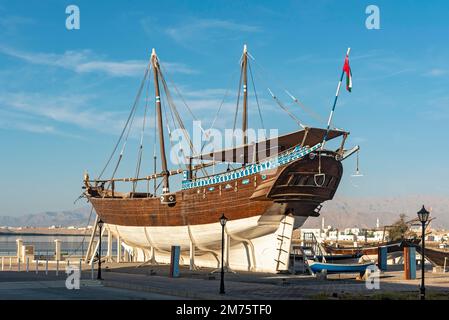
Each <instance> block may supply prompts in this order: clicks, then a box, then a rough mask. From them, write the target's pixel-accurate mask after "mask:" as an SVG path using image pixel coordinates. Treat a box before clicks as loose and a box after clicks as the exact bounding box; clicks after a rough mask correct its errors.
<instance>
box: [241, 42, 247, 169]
mask: <svg viewBox="0 0 449 320" xmlns="http://www.w3.org/2000/svg"><path fill="white" fill-rule="evenodd" d="M247 66H248V51H247V48H246V44H245V45H244V46H243V57H242V69H243V123H242V131H243V145H244V146H246V145H247V144H248V135H247V134H246V131H247V128H248V89H247V88H248V73H247ZM247 163H248V150H247V148H244V149H243V165H244V166H245V165H246V164H247Z"/></svg>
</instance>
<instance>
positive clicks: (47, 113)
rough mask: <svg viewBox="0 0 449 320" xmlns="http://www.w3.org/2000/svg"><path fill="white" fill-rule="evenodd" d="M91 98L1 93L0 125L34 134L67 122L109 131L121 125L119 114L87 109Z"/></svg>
mask: <svg viewBox="0 0 449 320" xmlns="http://www.w3.org/2000/svg"><path fill="white" fill-rule="evenodd" d="M91 100H92V97H91V96H82V95H76V96H75V95H61V96H51V95H44V94H36V93H29V92H19V93H2V94H1V95H0V109H1V110H2V115H3V117H2V120H3V127H4V128H5V127H9V128H16V129H21V130H25V131H29V132H36V133H57V130H56V128H55V126H56V125H58V124H69V125H74V126H76V127H79V128H83V129H94V130H96V131H103V132H110V133H115V132H117V131H119V129H120V128H121V127H122V125H123V119H122V118H123V114H121V113H118V112H105V111H102V110H98V109H94V108H89V107H88V104H89V103H90V102H91ZM99 123H101V126H99V125H98V124H99ZM6 124H8V125H6Z"/></svg>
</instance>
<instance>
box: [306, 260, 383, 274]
mask: <svg viewBox="0 0 449 320" xmlns="http://www.w3.org/2000/svg"><path fill="white" fill-rule="evenodd" d="M308 263H309V268H310V269H311V270H312V271H313V272H314V273H320V272H322V271H324V270H326V272H327V273H359V274H360V275H363V274H364V273H365V272H366V269H367V268H368V267H369V266H374V263H373V262H367V263H361V264H359V263H351V264H337V263H326V262H317V261H309V262H308Z"/></svg>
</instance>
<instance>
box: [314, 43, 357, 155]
mask: <svg viewBox="0 0 449 320" xmlns="http://www.w3.org/2000/svg"><path fill="white" fill-rule="evenodd" d="M350 51H351V48H348V51H347V52H346V56H345V61H346V58H347V57H349V52H350ZM344 75H345V70H344V68H343V70H342V71H341V76H340V81H339V82H338V86H337V92H336V93H335V99H334V105H333V106H332V110H331V113H330V114H329V119H328V120H327V129H326V134H325V135H324V138H323V142H322V143H321V150H323V149H324V145H325V144H326V140H327V137H328V135H329V131H330V127H331V123H332V117H333V116H334V111H335V106H336V105H337V100H338V95H339V94H340V87H341V82H342V81H343V76H344Z"/></svg>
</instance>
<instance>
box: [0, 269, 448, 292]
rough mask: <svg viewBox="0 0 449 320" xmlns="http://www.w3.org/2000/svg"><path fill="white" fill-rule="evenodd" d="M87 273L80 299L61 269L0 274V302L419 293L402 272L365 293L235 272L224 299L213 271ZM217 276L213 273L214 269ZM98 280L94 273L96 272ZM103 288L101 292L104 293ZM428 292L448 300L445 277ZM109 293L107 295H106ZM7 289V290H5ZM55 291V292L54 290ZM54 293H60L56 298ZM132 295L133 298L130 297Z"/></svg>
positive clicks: (340, 279) (433, 277) (359, 287)
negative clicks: (176, 275) (173, 274)
mask: <svg viewBox="0 0 449 320" xmlns="http://www.w3.org/2000/svg"><path fill="white" fill-rule="evenodd" d="M89 269H90V268H85V269H84V271H83V272H82V278H81V279H82V283H84V288H85V289H86V290H84V291H83V292H82V293H83V295H81V296H80V295H76V293H68V292H65V291H64V290H66V291H69V290H67V289H65V286H64V280H65V277H66V275H65V273H64V272H63V271H62V270H61V271H60V272H59V275H58V276H56V272H55V270H50V271H49V272H48V274H45V272H43V271H39V273H38V274H36V273H35V271H34V270H33V271H30V272H25V271H21V272H17V271H3V272H0V297H1V298H2V299H8V292H11V298H12V299H15V298H20V297H21V296H20V292H22V293H23V294H24V295H22V297H25V296H26V297H28V298H29V297H32V296H33V294H35V295H36V298H38V299H53V298H54V297H55V298H61V299H65V298H67V299H69V298H70V299H72V298H73V297H76V298H81V297H82V296H84V297H94V296H95V292H97V293H98V294H99V297H98V298H99V299H101V297H103V298H105V299H107V298H110V299H177V298H183V299H267V300H278V299H282V300H283V299H329V298H330V299H334V298H344V297H345V295H346V297H347V298H348V297H349V298H351V299H357V298H369V297H370V296H373V295H376V294H379V293H410V295H411V296H412V297H414V295H415V293H416V297H417V293H418V291H419V284H420V278H419V276H420V273H419V272H418V274H417V276H418V279H415V280H404V279H403V272H402V271H398V270H399V269H400V268H391V269H394V270H395V271H388V272H384V273H382V275H381V278H380V289H379V290H368V289H367V288H366V283H365V281H363V280H356V275H328V277H327V279H321V280H320V279H317V278H314V277H312V276H310V275H303V274H299V275H292V274H268V273H251V272H240V271H239V272H236V273H232V272H229V273H226V274H225V288H226V294H225V295H220V294H218V289H219V285H220V273H219V272H214V273H211V272H212V271H214V270H212V269H204V268H202V269H199V270H195V271H190V270H189V269H188V268H186V267H184V266H181V267H180V277H179V278H170V277H169V266H167V265H152V266H142V267H139V265H138V264H137V263H120V264H117V263H106V264H105V266H104V269H103V273H102V275H103V279H104V280H103V281H102V282H101V283H98V282H96V281H92V280H91V277H92V273H91V272H90V270H89ZM215 271H216V270H215ZM94 278H96V271H95V273H94ZM102 288H103V289H102ZM426 288H427V292H429V293H432V292H433V293H438V295H439V298H441V297H442V298H443V299H445V298H446V299H449V273H441V272H440V273H434V272H432V271H431V270H429V271H427V272H426ZM109 289H110V291H108V290H109ZM8 290H9V291H8ZM55 290H56V291H55ZM56 292H59V293H60V297H57V294H56ZM132 292H134V293H133V294H131V293H132Z"/></svg>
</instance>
